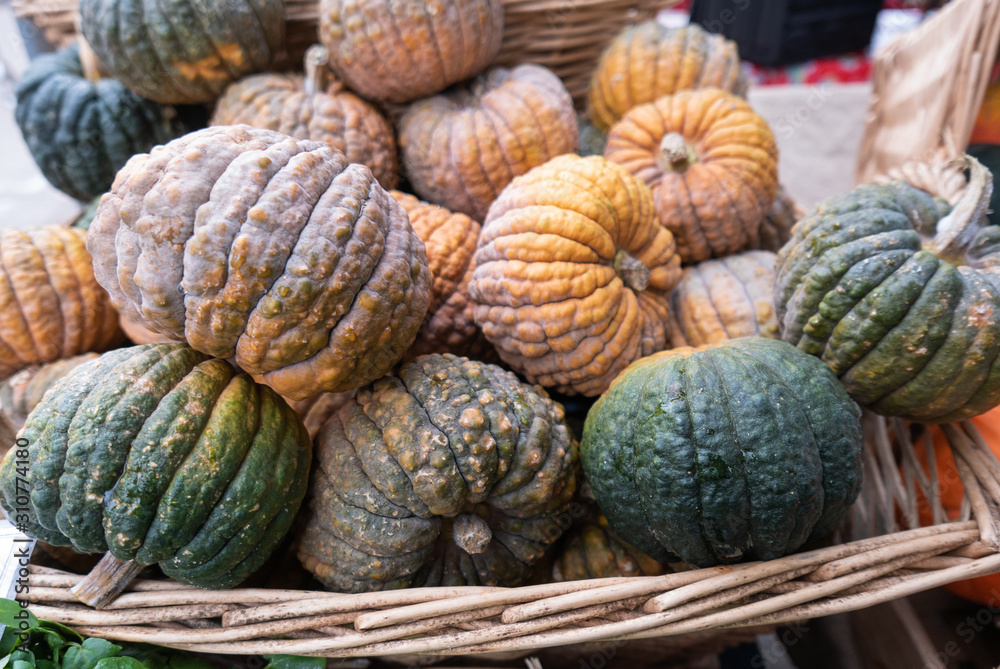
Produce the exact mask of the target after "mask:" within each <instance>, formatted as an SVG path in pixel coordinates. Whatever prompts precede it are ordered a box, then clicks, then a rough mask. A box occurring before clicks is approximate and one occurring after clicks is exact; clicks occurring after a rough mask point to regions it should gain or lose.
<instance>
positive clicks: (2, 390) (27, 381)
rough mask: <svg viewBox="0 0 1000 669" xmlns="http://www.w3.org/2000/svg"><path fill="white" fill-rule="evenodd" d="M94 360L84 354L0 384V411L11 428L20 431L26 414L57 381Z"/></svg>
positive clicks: (47, 365) (51, 363)
mask: <svg viewBox="0 0 1000 669" xmlns="http://www.w3.org/2000/svg"><path fill="white" fill-rule="evenodd" d="M97 357H98V355H97V353H84V354H82V355H75V356H73V357H72V358H67V359H66V360H56V361H55V362H50V363H48V364H45V365H39V366H38V367H29V368H27V369H22V370H21V371H20V372H18V373H17V374H15V375H14V376H12V377H10V378H9V379H7V380H6V381H4V382H3V383H2V384H0V408H2V409H3V412H4V413H5V414H6V415H7V417H8V418H9V419H10V422H11V424H12V425H13V426H14V428H15V429H20V427H21V426H22V425H24V421H25V420H26V419H27V418H28V414H30V413H31V410H32V409H34V408H35V407H36V406H37V405H38V403H39V402H41V401H42V396H43V395H45V393H46V391H47V390H48V389H49V388H51V387H52V386H53V385H54V384H55V383H56V381H58V380H59V379H61V378H62V377H64V376H66V375H67V374H69V373H70V372H72V371H73V370H74V369H76V368H77V367H79V366H80V365H82V364H83V363H85V362H90V361H91V360H94V359H96V358H97Z"/></svg>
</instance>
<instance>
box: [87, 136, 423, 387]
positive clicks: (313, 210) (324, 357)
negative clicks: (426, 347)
mask: <svg viewBox="0 0 1000 669" xmlns="http://www.w3.org/2000/svg"><path fill="white" fill-rule="evenodd" d="M125 240H128V241H127V243H126V242H125ZM87 244H88V248H90V249H91V253H92V254H93V255H94V271H95V273H96V275H97V278H98V280H99V281H100V282H101V284H102V285H103V286H105V287H106V288H107V289H108V292H109V293H110V294H111V297H112V299H113V300H114V301H115V304H116V305H118V306H119V308H120V309H121V311H122V315H123V316H125V317H127V318H131V319H133V320H137V321H139V322H140V323H142V324H143V325H145V326H146V327H147V328H149V329H151V330H154V331H157V332H161V333H163V334H168V335H171V336H173V337H174V338H176V339H178V340H182V339H183V340H186V341H187V342H188V343H189V344H190V345H191V346H192V347H194V348H195V349H197V350H199V351H202V352H204V353H207V354H209V355H212V356H214V357H218V358H229V357H231V356H235V361H236V364H238V365H239V366H240V367H241V368H242V369H244V370H245V371H247V372H249V373H250V374H251V375H253V376H254V378H256V379H257V380H258V381H261V382H263V383H266V384H268V385H270V386H272V387H273V388H274V389H275V390H277V391H278V392H280V393H281V394H283V395H285V396H288V397H291V398H293V399H304V398H306V397H309V396H311V395H315V394H317V393H320V392H339V391H343V390H350V389H352V388H355V387H357V386H360V385H363V384H365V383H368V382H369V381H372V380H374V379H376V378H378V377H379V376H381V375H382V374H384V373H386V372H387V371H388V370H389V369H390V368H391V366H392V365H393V364H395V363H396V361H398V360H399V358H400V357H401V356H402V355H403V353H404V352H405V351H406V349H408V348H409V347H410V345H411V344H412V343H413V340H414V338H415V337H416V335H417V330H418V329H419V328H420V325H421V323H422V322H423V319H424V315H425V313H426V311H427V303H428V299H429V294H430V273H429V272H428V270H427V259H426V254H425V252H424V244H423V242H422V241H420V238H419V237H418V236H417V235H416V234H415V233H414V232H413V229H412V228H411V227H410V223H409V221H408V219H407V216H406V212H405V211H403V209H402V207H400V206H399V204H397V203H396V201H395V200H393V199H392V197H391V196H390V195H389V194H388V193H386V191H385V190H383V189H382V187H381V186H379V184H378V182H377V181H375V179H374V177H373V176H372V173H371V171H370V170H369V169H368V168H367V167H364V166H362V165H357V164H353V165H348V164H347V161H346V160H345V159H344V156H343V154H341V153H339V152H338V151H336V150H334V149H333V148H331V147H329V146H327V145H325V144H320V143H318V142H313V141H310V140H296V139H292V138H291V137H287V136H285V135H281V134H279V133H276V132H273V131H270V130H261V129H257V128H250V127H249V126H245V125H244V126H218V127H213V128H207V129H205V130H202V131H199V132H197V133H192V134H190V135H186V136H185V137H182V138H180V139H178V140H175V141H173V142H171V143H169V144H166V145H164V146H161V147H157V148H156V149H154V150H153V152H152V153H150V154H148V155H147V154H144V155H140V156H136V157H135V158H133V159H132V160H130V161H129V163H128V165H126V166H125V168H124V169H123V170H122V171H121V173H120V174H119V175H118V178H117V179H116V181H115V185H114V187H113V188H112V190H111V192H110V193H109V194H108V195H106V196H105V197H104V199H103V200H102V202H101V207H100V210H99V211H98V215H97V219H96V220H95V221H94V223H93V225H92V226H91V228H90V232H89V236H88V239H87ZM178 287H180V288H179V289H178Z"/></svg>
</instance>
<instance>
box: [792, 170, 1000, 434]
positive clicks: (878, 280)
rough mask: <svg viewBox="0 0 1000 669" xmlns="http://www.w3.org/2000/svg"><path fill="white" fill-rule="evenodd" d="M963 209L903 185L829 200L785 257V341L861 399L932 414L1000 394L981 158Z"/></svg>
mask: <svg viewBox="0 0 1000 669" xmlns="http://www.w3.org/2000/svg"><path fill="white" fill-rule="evenodd" d="M969 160H970V166H971V180H970V183H969V186H968V188H967V189H966V192H965V194H964V195H963V196H962V199H961V200H960V201H959V202H958V203H957V204H956V205H955V208H954V210H949V206H948V205H947V204H946V203H945V202H944V201H943V200H940V199H935V198H932V197H931V196H930V195H928V194H927V193H925V192H924V191H922V190H919V189H917V188H914V187H913V186H910V185H908V184H906V183H903V182H894V183H891V184H888V185H882V186H876V185H864V186H859V187H858V188H855V189H854V190H853V191H851V192H850V193H847V194H846V195H841V196H838V197H834V198H831V199H829V200H826V201H825V202H822V203H820V204H819V205H818V206H817V207H816V208H815V209H814V210H813V211H812V212H811V213H810V214H809V215H808V216H806V217H805V219H803V220H802V221H800V222H799V223H798V224H797V225H796V226H795V228H794V230H793V236H792V239H791V240H790V241H789V242H788V243H787V244H786V245H785V246H784V247H783V248H782V250H781V252H780V253H779V255H778V261H777V264H776V266H775V270H776V274H777V284H776V286H777V287H776V290H775V306H776V308H777V313H778V323H779V326H780V327H781V330H782V335H781V336H782V339H784V340H785V341H786V342H789V343H791V344H793V345H795V346H797V347H798V348H799V349H801V350H803V351H805V352H807V353H810V354H812V355H815V356H817V357H819V358H820V359H821V360H822V361H823V362H825V363H826V364H827V365H829V366H830V369H832V370H833V373H834V374H836V375H837V377H838V378H839V379H840V380H841V382H842V383H843V384H844V386H845V387H846V388H847V392H848V393H850V395H851V397H853V398H854V399H855V400H856V401H857V402H859V403H860V404H862V405H864V406H867V407H870V408H871V409H872V410H873V411H875V412H877V413H880V414H883V415H889V416H901V417H904V418H909V419H912V420H919V421H923V422H949V421H958V420H963V419H966V418H969V417H971V416H975V415H977V414H980V413H983V412H985V411H987V410H989V409H991V408H992V407H994V406H996V405H997V404H998V403H1000V364H998V358H1000V317H998V314H1000V230H998V229H997V228H996V226H989V225H986V226H985V227H984V223H985V214H986V210H987V206H988V203H989V198H990V194H991V192H992V176H991V175H990V174H989V172H988V171H987V170H986V169H985V168H983V167H982V165H980V164H979V163H978V162H976V161H975V160H974V159H969Z"/></svg>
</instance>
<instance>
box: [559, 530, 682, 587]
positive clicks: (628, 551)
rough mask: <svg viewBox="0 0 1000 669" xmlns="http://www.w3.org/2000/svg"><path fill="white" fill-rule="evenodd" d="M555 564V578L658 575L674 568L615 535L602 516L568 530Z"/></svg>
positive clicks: (577, 579)
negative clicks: (668, 566)
mask: <svg viewBox="0 0 1000 669" xmlns="http://www.w3.org/2000/svg"><path fill="white" fill-rule="evenodd" d="M560 543H561V546H560V548H559V553H558V555H557V556H556V558H555V560H554V561H553V563H552V581H553V582H556V583H559V582H563V581H582V580H586V579H591V578H628V577H632V576H658V575H660V574H664V573H666V572H668V571H670V569H669V568H667V567H666V566H665V565H663V564H661V563H659V562H657V561H656V560H654V559H653V558H651V557H649V556H648V555H644V554H642V553H641V552H639V551H638V550H636V549H635V548H634V547H632V546H629V545H628V544H627V543H625V542H624V541H622V540H621V539H619V538H618V537H616V536H615V533H614V532H612V531H611V530H610V529H608V522H607V520H606V519H605V518H604V517H603V516H599V517H598V518H596V519H595V520H594V521H593V522H585V523H583V524H581V525H578V526H577V527H573V528H571V529H570V530H569V531H567V532H566V535H565V536H563V538H562V540H561V541H560Z"/></svg>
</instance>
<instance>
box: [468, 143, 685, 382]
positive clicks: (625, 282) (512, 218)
mask: <svg viewBox="0 0 1000 669" xmlns="http://www.w3.org/2000/svg"><path fill="white" fill-rule="evenodd" d="M475 263H476V267H475V269H474V270H473V273H472V279H471V280H470V281H469V296H470V298H471V299H472V301H473V302H474V304H475V307H474V311H473V314H474V317H475V320H476V324H477V325H479V326H480V327H481V328H482V329H483V332H484V334H485V335H486V338H487V339H489V341H490V342H491V343H492V344H493V345H494V346H495V347H496V349H497V351H498V352H499V354H500V357H501V358H502V359H503V360H504V362H506V363H507V364H508V365H510V366H511V367H512V368H513V369H514V370H515V371H518V372H521V373H522V374H524V375H525V376H527V377H528V379H530V380H531V381H533V382H536V383H539V384H541V385H543V386H548V387H553V388H557V389H559V390H560V391H561V392H565V393H569V394H583V395H599V394H600V393H602V392H604V390H605V389H607V387H608V386H609V385H610V383H611V381H612V379H614V378H615V376H617V375H618V373H619V372H620V371H621V370H622V369H624V368H625V367H626V366H628V364H629V363H631V362H632V361H633V360H635V359H637V358H640V357H642V356H646V355H649V354H651V353H654V352H656V351H659V350H662V349H663V348H665V347H666V346H667V343H668V333H667V321H668V308H669V307H668V293H669V291H670V290H671V289H672V288H673V287H674V286H675V285H676V283H677V281H678V280H679V279H680V259H679V258H678V256H677V252H676V247H675V244H674V238H673V235H672V234H671V233H670V231H669V230H667V229H666V228H665V227H663V226H662V225H660V224H659V223H658V222H657V220H656V217H655V214H654V211H653V198H652V194H651V193H650V191H649V189H648V188H647V187H646V186H645V184H643V183H642V182H641V181H639V180H638V179H635V178H633V177H632V176H631V175H629V174H628V172H626V171H625V170H624V169H622V168H621V167H619V166H617V165H615V164H613V163H610V162H608V161H607V160H605V159H604V158H601V157H600V156H591V157H588V158H581V157H579V156H575V155H565V156H560V157H558V158H555V159H553V160H550V161H549V162H547V163H545V164H544V165H541V166H539V167H536V168H534V169H533V170H531V171H529V172H528V173H527V174H525V175H523V176H521V177H518V178H516V179H514V181H513V182H511V184H510V185H509V186H508V187H507V188H506V189H504V191H503V193H501V194H500V197H499V198H497V200H496V202H494V203H493V206H492V207H491V208H490V213H489V216H487V218H486V221H485V222H484V224H483V231H482V234H481V235H480V238H479V249H478V251H477V252H476V257H475Z"/></svg>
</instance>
